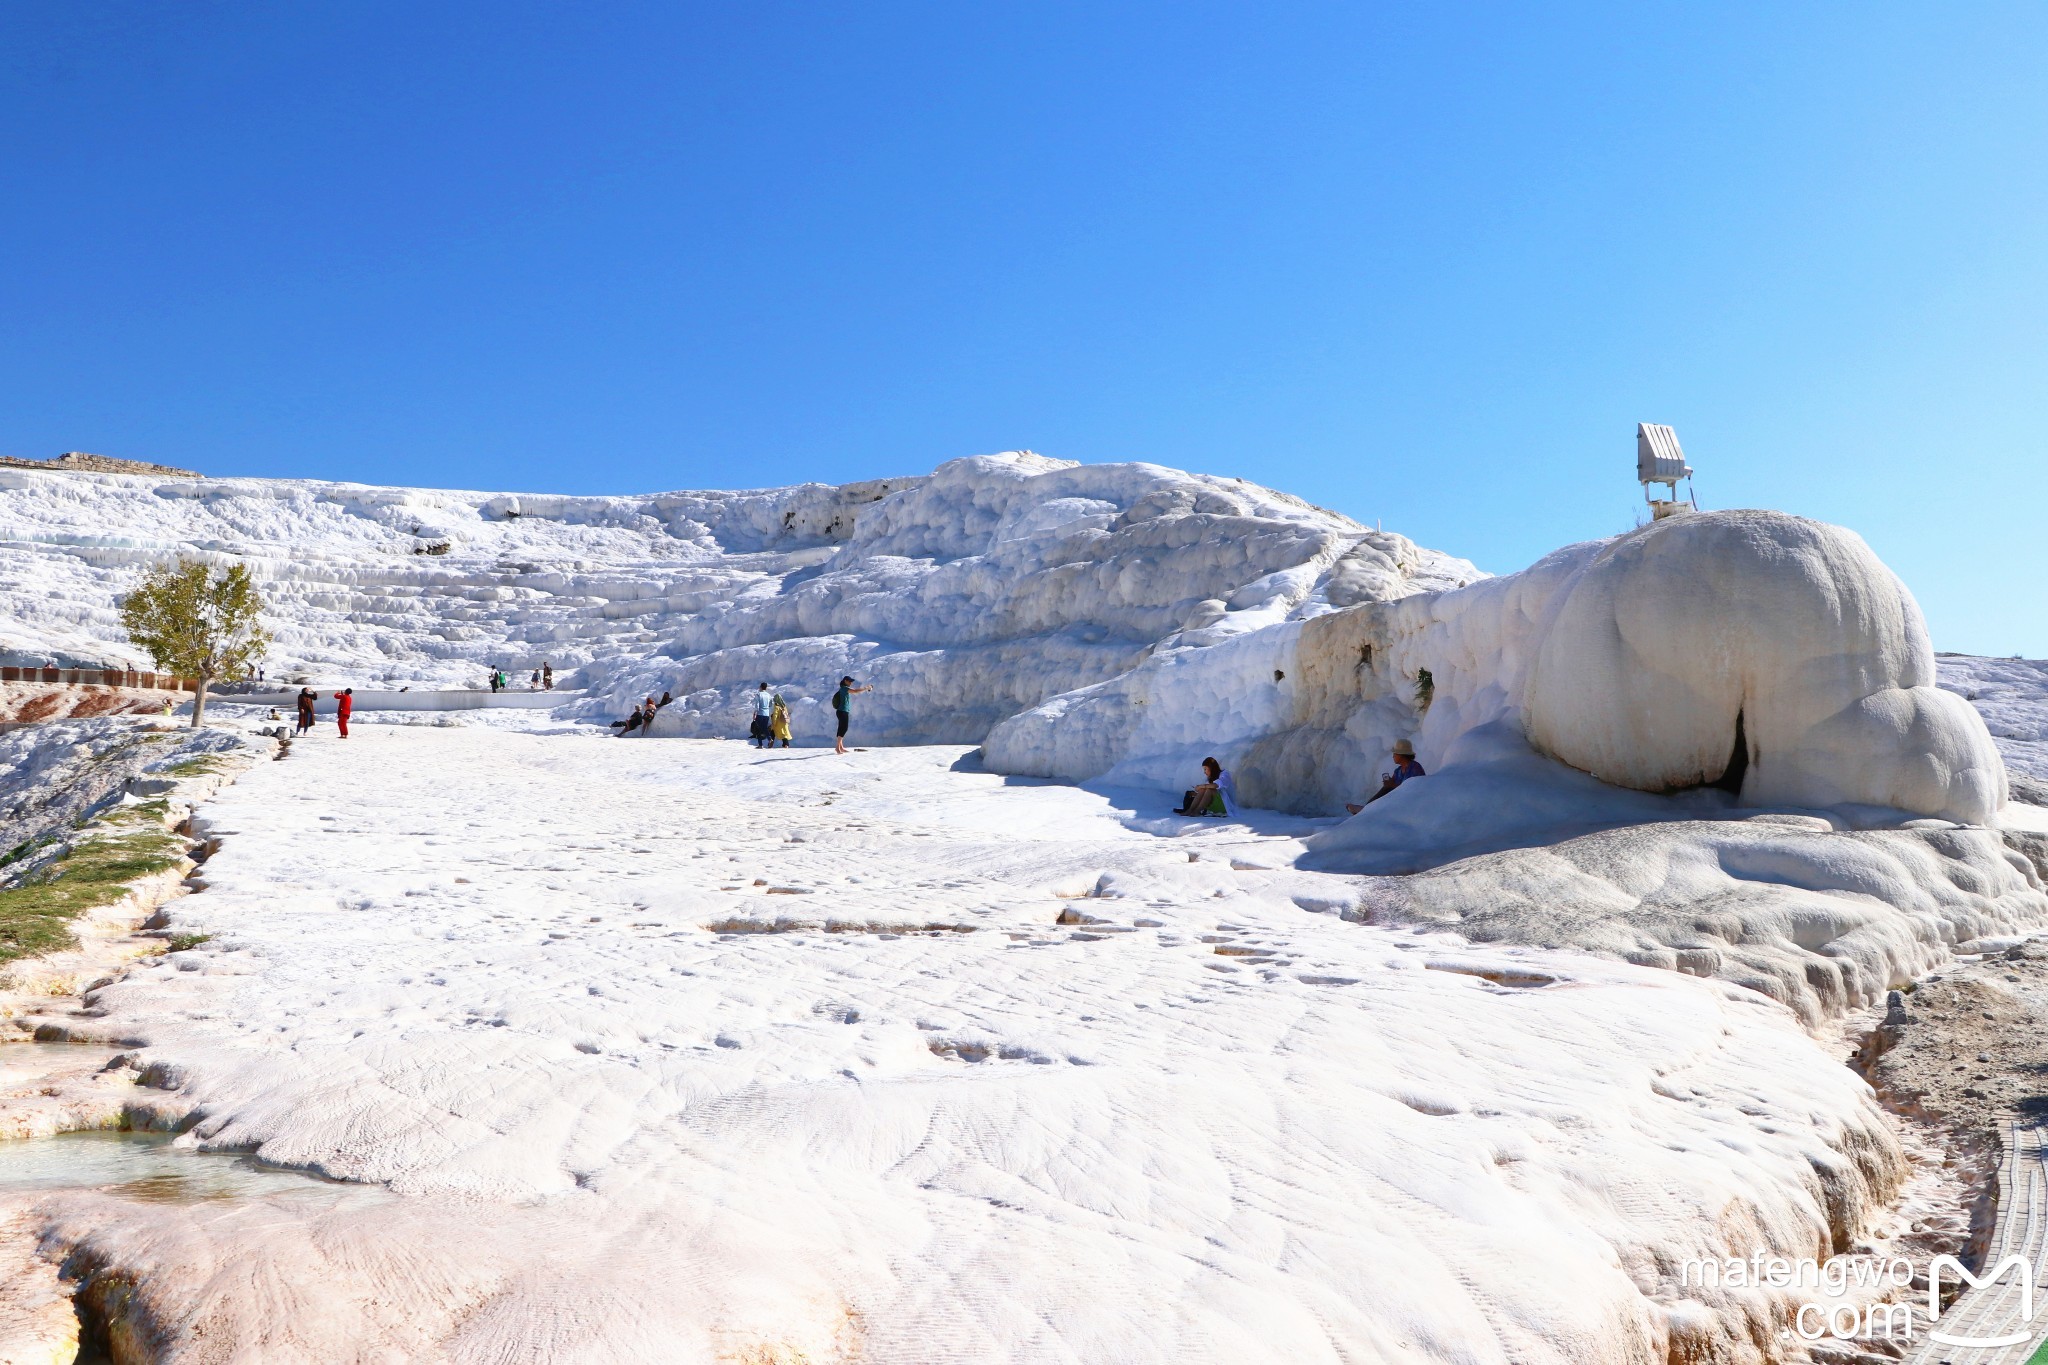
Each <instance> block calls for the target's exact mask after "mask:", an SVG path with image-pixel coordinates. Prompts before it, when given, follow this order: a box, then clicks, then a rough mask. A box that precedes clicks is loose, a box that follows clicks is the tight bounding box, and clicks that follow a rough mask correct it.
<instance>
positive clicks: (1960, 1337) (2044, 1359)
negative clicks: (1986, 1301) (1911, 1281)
mask: <svg viewBox="0 0 2048 1365" xmlns="http://www.w3.org/2000/svg"><path fill="white" fill-rule="evenodd" d="M1944 1267H1946V1268H1947V1269H1950V1270H1953V1271H1955V1273H1956V1278H1958V1279H1959V1280H1961V1281H1963V1282H1964V1283H1965V1284H1967V1285H1969V1287H1970V1288H1971V1289H1974V1290H1977V1291H1979V1292H1982V1291H1985V1290H1988V1289H1990V1288H1991V1287H1992V1286H1993V1285H1995V1284H1997V1283H1998V1281H1999V1280H2000V1279H2001V1278H2002V1277H2004V1275H2005V1273H2006V1272H2007V1271H2012V1272H2013V1280H2012V1283H2014V1284H2016V1285H2017V1286H2018V1288H2019V1303H2018V1305H2017V1308H2018V1310H2019V1311H2018V1313H2017V1314H2007V1315H2001V1316H2004V1317H2005V1322H2003V1323H2000V1324H1998V1325H1997V1326H1995V1327H1992V1328H1991V1330H1992V1331H1993V1332H1995V1333H1997V1335H1991V1336H1982V1335H1974V1334H1966V1333H1964V1332H1961V1331H1950V1330H1949V1329H1948V1328H1946V1327H1943V1326H1941V1325H1940V1323H1941V1272H1942V1270H1943V1268H1944ZM1962 1302H1964V1303H1969V1302H1971V1300H1968V1299H1964V1300H1962ZM1927 1316H1928V1318H1929V1320H1930V1321H1932V1322H1934V1323H1935V1326H1933V1327H1931V1328H1929V1329H1928V1332H1927V1335H1928V1336H1929V1337H1930V1338H1931V1339H1933V1340H1935V1341H1938V1342H1940V1343H1941V1344H1942V1345H1944V1346H1961V1347H1965V1348H1974V1349H1976V1350H1980V1351H1981V1350H1991V1349H1996V1348H1998V1347H2003V1346H2020V1345H2024V1344H2025V1343H2026V1342H2029V1341H2032V1340H2033V1339H2034V1335H2035V1328H2034V1267H2033V1263H2032V1262H2030V1261H2028V1260H2027V1258H2026V1257H2024V1256H2008V1257H2006V1258H2005V1259H2004V1260H2002V1261H2000V1262H1999V1263H1998V1264H1997V1265H1995V1266H1993V1267H1991V1269H1990V1270H1989V1271H1987V1272H1986V1273H1985V1274H1983V1275H1982V1276H1977V1275H1972V1274H1971V1273H1970V1272H1969V1271H1968V1270H1967V1269H1966V1268H1965V1267H1964V1265H1963V1263H1962V1262H1961V1261H1958V1260H1957V1259H1956V1258H1955V1257H1953V1256H1937V1257H1935V1258H1934V1259H1933V1260H1932V1261H1930V1262H1928V1264H1927ZM1972 1326H1973V1327H1975V1324H1972ZM1979 1330H1981V1329H1979ZM2027 1365H2048V1342H2043V1343H2042V1344H2041V1348H2040V1349H2039V1350H2037V1351H2035V1352H2034V1353H2033V1355H2031V1356H2029V1357H2028V1358H2027Z"/></svg>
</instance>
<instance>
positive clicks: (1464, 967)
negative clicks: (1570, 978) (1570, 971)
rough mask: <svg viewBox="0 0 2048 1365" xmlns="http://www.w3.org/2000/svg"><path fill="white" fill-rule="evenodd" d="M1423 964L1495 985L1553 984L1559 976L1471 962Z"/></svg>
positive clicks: (1438, 970)
mask: <svg viewBox="0 0 2048 1365" xmlns="http://www.w3.org/2000/svg"><path fill="white" fill-rule="evenodd" d="M1422 965H1423V966H1425V967H1427V968H1429V970H1431V971H1433V972H1452V973H1454V974H1456V975H1459V976H1476V977H1478V978H1479V979H1480V980H1482V981H1488V982H1491V983H1492V984H1494V985H1496V986H1517V987H1524V988H1527V987H1534V986H1555V985H1556V984H1557V983H1558V981H1559V980H1560V978H1558V977H1555V976H1549V975H1546V974H1545V973H1543V972H1535V971H1525V970H1522V969H1519V968H1514V967H1489V966H1481V965H1479V964H1477V963H1471V962H1425V963H1423V964H1422Z"/></svg>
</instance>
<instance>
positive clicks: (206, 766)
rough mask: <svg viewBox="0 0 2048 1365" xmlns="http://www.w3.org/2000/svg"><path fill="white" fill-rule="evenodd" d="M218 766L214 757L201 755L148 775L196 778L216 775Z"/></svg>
mask: <svg viewBox="0 0 2048 1365" xmlns="http://www.w3.org/2000/svg"><path fill="white" fill-rule="evenodd" d="M220 766H221V765H220V759H219V758H218V757H217V756H216V755H213V754H201V755H199V757H197V758H188V759H185V760H184V761H183V762H180V763H173V764H171V766H170V767H168V768H158V769H157V770H156V771H155V772H153V773H151V774H149V775H150V776H151V777H198V776H200V775H201V774H203V773H217V772H219V771H220Z"/></svg>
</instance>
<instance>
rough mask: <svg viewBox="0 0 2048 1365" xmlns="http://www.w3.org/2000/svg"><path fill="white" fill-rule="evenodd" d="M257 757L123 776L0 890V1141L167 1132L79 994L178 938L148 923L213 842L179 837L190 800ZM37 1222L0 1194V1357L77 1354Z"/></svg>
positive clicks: (7, 1361)
mask: <svg viewBox="0 0 2048 1365" xmlns="http://www.w3.org/2000/svg"><path fill="white" fill-rule="evenodd" d="M258 756H259V755H258V752H257V751H255V750H248V751H244V752H242V753H237V754H233V755H219V756H215V757H209V758H206V759H202V760H196V761H191V762H188V763H183V764H179V765H176V766H175V767H173V768H171V769H167V770H165V771H164V772H161V773H158V774H155V775H153V776H150V777H148V778H144V779H141V780H139V781H137V782H135V783H131V785H130V791H131V793H133V794H138V795H142V796H144V797H145V798H146V799H144V800H141V801H139V802H136V803H132V804H124V805H122V806H119V807H116V808H115V809H114V810H113V811H111V812H109V813H108V814H107V815H105V816H103V817H101V818H100V819H98V820H96V821H93V822H92V823H90V824H89V825H88V826H87V827H86V828H85V829H84V830H82V831H81V832H80V833H79V834H78V835H77V837H75V838H73V839H71V840H70V841H69V845H70V846H69V848H68V849H66V850H65V851H64V852H62V853H61V854H59V855H58V856H57V857H55V858H52V859H50V860H49V861H48V862H47V863H46V864H45V865H44V866H43V867H41V868H39V869H38V870H37V872H36V874H35V875H34V876H33V877H32V878H31V879H29V880H28V881H27V882H26V883H25V884H23V885H20V886H16V887H12V888H7V889H4V890H0V1141H8V1140H14V1139H25V1138H37V1137H49V1136H52V1135H54V1134H57V1133H64V1132H75V1131H78V1130H82V1129H92V1128H171V1127H175V1126H176V1125H177V1123H178V1122H179V1120H180V1119H181V1118H182V1117H183V1113H182V1110H181V1108H180V1107H179V1106H178V1105H177V1103H176V1101H174V1100H172V1098H171V1097H170V1096H169V1095H166V1094H163V1093H161V1092H159V1091H156V1090H154V1089H152V1088H150V1087H149V1086H148V1085H147V1081H148V1080H149V1079H150V1078H149V1077H148V1076H146V1075H138V1074H137V1073H136V1072H134V1071H132V1070H130V1069H128V1068H126V1067H123V1066H121V1065H119V1062H118V1058H119V1054H118V1052H117V1050H116V1048H115V1047H114V1046H113V1043H114V1042H115V1041H116V1040H110V1039H104V1038H100V1037H98V1036H97V1034H96V1033H95V1032H94V1030H93V1028H92V1026H91V1006H90V999H89V997H90V994H91V992H92V991H93V990H94V989H96V988H97V987H99V986H102V985H106V984H107V983H109V982H111V981H114V980H116V979H118V978H119V977H120V975H121V974H122V973H123V972H125V971H126V970H127V969H128V968H129V967H130V966H132V965H133V964H134V963H135V962H137V961H139V960H141V959H144V958H148V957H153V956H156V955H158V954H161V953H163V952H165V951H166V950H167V949H173V948H174V947H175V946H176V945H175V943H174V941H172V940H171V939H170V938H169V937H168V936H166V935H164V934H162V933H159V932H156V931H154V930H153V929H151V928H149V927H147V926H149V925H151V924H152V923H153V922H154V919H153V917H154V916H155V915H156V913H157V912H158V911H159V910H160V909H161V908H162V907H163V906H164V904H165V903H166V902H168V901H171V900H173V899H175V898H176V897H178V896H181V895H184V894H185V893H186V892H188V891H189V890H191V889H193V888H192V887H190V886H189V885H188V884H187V878H188V877H189V875H190V873H191V872H192V870H193V868H194V867H196V866H197V865H198V862H199V861H200V859H203V858H204V856H205V855H206V854H207V853H209V852H210V851H211V850H210V849H209V848H207V847H205V846H200V845H195V844H194V842H193V841H192V839H191V838H190V837H189V836H188V835H187V834H186V833H185V832H184V831H185V830H186V829H188V828H189V821H190V817H191V812H192V808H193V807H194V806H196V805H198V804H199V803H200V802H202V801H204V800H205V799H206V798H207V797H209V796H211V795H212V794H213V793H214V792H215V791H217V790H218V789H219V788H221V787H222V786H225V785H226V784H228V783H230V782H232V781H234V780H235V778H236V777H237V776H239V775H240V773H241V772H242V770H243V769H244V768H245V767H247V766H248V765H249V764H250V763H252V762H254V761H256V759H257V758H258ZM195 854H197V855H198V857H196V858H195V856H194V855H195ZM37 1043H42V1044H46V1045H45V1046H37V1045H36V1044H37ZM49 1043H70V1044H73V1045H71V1046H47V1044H49ZM42 1222H43V1220H42V1219H41V1218H40V1217H39V1216H38V1215H37V1213H36V1211H35V1207H34V1200H33V1199H32V1198H30V1197H26V1196H14V1197H0V1362H4V1365H15V1363H16V1362H30V1361H34V1362H45V1361H48V1362H69V1361H71V1360H73V1359H74V1358H75V1357H76V1355H77V1351H78V1317H77V1312H76V1310H75V1308H74V1305H73V1303H72V1298H71V1292H70V1291H71V1286H69V1285H67V1284H66V1283H65V1282H64V1281H63V1279H62V1278H61V1276H60V1274H59V1267H58V1265H57V1264H56V1262H55V1261H54V1260H53V1259H51V1258H50V1257H49V1256H48V1255H46V1254H45V1252H46V1249H45V1248H44V1247H43V1246H42V1245H41V1233H42Z"/></svg>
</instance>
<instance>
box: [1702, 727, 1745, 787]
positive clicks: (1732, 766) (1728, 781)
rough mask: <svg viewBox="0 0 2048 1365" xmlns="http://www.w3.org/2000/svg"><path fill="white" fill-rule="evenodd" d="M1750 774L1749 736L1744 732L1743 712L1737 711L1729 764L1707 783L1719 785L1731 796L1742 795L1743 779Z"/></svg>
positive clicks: (1713, 785) (1712, 785) (1714, 785)
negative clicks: (1733, 745) (1733, 742)
mask: <svg viewBox="0 0 2048 1365" xmlns="http://www.w3.org/2000/svg"><path fill="white" fill-rule="evenodd" d="M1748 775H1749V736H1748V735H1746V734H1744V733H1743V729H1742V712H1740V711H1737V712H1736V713H1735V747H1734V748H1733V749H1732V750H1730V751H1729V753H1728V766H1727V767H1726V768H1725V769H1723V770H1722V772H1721V775H1720V776H1719V777H1717V778H1715V779H1714V780H1713V781H1712V782H1709V783H1708V784H1707V785H1708V786H1710V787H1719V788H1720V789H1721V790H1722V791H1724V792H1727V793H1728V794H1729V795H1731V796H1740V795H1742V779H1743V778H1744V777H1747V776H1748Z"/></svg>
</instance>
